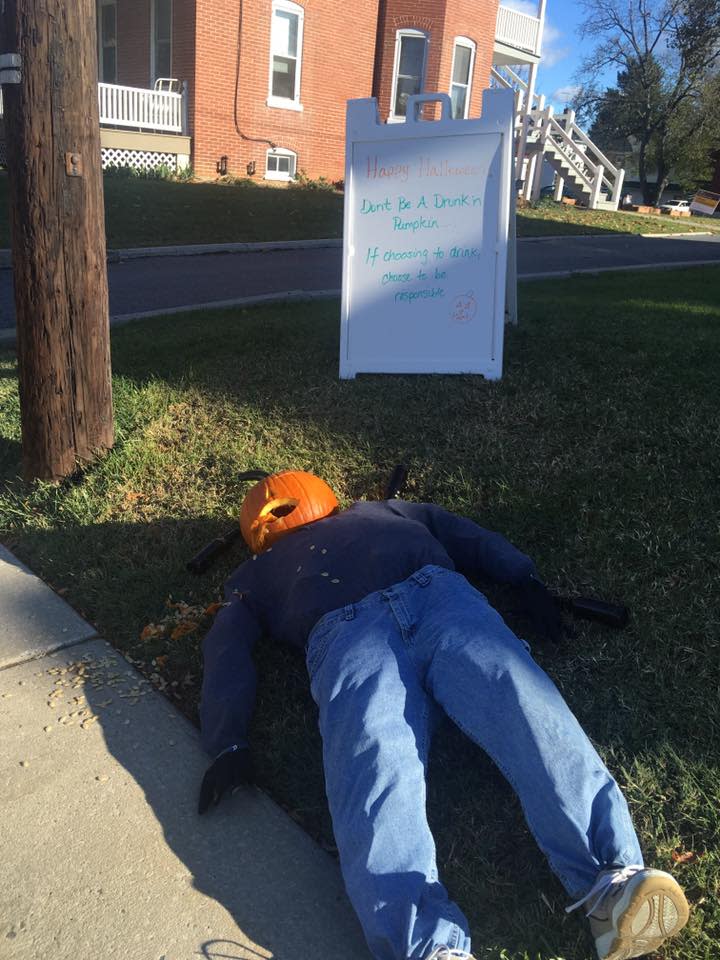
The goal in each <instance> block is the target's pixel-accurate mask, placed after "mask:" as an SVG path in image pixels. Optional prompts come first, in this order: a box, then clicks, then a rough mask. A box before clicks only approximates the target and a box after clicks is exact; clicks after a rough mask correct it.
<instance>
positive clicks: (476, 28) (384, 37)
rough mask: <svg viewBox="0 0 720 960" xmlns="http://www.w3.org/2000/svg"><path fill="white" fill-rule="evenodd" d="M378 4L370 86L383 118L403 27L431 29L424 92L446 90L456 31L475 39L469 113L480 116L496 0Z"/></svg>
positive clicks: (414, 0)
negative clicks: (400, 31)
mask: <svg viewBox="0 0 720 960" xmlns="http://www.w3.org/2000/svg"><path fill="white" fill-rule="evenodd" d="M381 6H382V9H381V15H380V24H379V30H378V51H377V55H376V72H375V83H374V87H373V95H374V96H376V97H377V98H378V105H379V110H380V116H381V118H382V119H386V118H387V117H388V115H389V114H390V106H391V103H390V101H391V97H392V83H393V68H394V64H395V44H396V35H397V31H398V30H402V29H404V28H414V29H417V30H423V31H425V32H426V33H428V34H429V39H430V44H429V48H428V58H427V63H426V69H425V89H424V92H426V93H436V92H442V93H449V91H450V79H451V75H452V59H453V49H454V46H455V37H467V38H468V39H469V40H473V41H474V42H475V44H476V48H475V66H474V70H473V82H472V89H471V99H470V113H469V116H471V117H472V116H479V115H480V105H481V97H482V90H483V89H484V88H486V87H488V86H489V84H490V65H491V64H492V53H493V45H494V42H495V21H496V19H497V8H498V0H385V2H384V3H383V4H382V5H381Z"/></svg>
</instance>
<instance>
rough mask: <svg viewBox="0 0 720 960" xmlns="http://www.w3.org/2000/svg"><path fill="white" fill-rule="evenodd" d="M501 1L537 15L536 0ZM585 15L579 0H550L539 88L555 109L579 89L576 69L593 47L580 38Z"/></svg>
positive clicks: (546, 13)
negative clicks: (575, 75)
mask: <svg viewBox="0 0 720 960" xmlns="http://www.w3.org/2000/svg"><path fill="white" fill-rule="evenodd" d="M501 3H502V4H503V6H508V7H512V8H513V9H514V10H521V11H522V12H523V13H529V14H530V15H531V16H533V17H536V16H537V12H538V4H537V2H535V0H501ZM582 19H583V8H582V6H581V5H580V4H579V3H578V2H577V0H547V6H546V8H545V33H544V34H543V47H542V60H541V61H540V68H539V69H538V79H537V91H536V92H537V93H544V94H545V97H546V100H547V101H549V102H550V103H552V105H553V107H555V109H556V110H563V109H564V108H565V107H566V106H567V105H568V103H569V101H570V100H571V99H572V97H573V95H574V93H575V92H576V90H577V80H576V78H575V77H574V74H575V71H576V70H577V69H578V67H579V66H580V63H581V61H582V59H583V57H584V56H586V55H587V54H588V53H590V52H591V51H592V44H591V43H589V42H588V41H581V40H580V38H579V36H578V33H577V29H578V26H579V25H580V23H581V22H582ZM609 82H612V78H610V80H609Z"/></svg>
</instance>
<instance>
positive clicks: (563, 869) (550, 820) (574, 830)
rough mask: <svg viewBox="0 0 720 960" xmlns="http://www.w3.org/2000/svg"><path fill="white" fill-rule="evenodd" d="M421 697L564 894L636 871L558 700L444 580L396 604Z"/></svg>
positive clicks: (628, 844) (507, 633) (499, 630)
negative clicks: (626, 868)
mask: <svg viewBox="0 0 720 960" xmlns="http://www.w3.org/2000/svg"><path fill="white" fill-rule="evenodd" d="M403 606H404V615H405V616H406V617H407V618H408V630H409V636H410V637H411V648H410V649H411V652H412V654H413V656H414V657H415V659H416V660H417V661H418V662H422V663H423V664H424V667H423V669H425V670H426V671H427V672H426V680H425V682H426V688H427V689H428V690H429V692H430V693H431V694H432V696H433V697H434V698H435V699H436V700H437V702H438V703H439V704H440V705H441V706H442V707H443V709H444V710H445V712H446V713H447V714H448V716H450V718H451V719H452V720H454V721H455V723H456V724H457V725H458V726H459V727H460V728H461V729H462V730H464V731H465V733H466V734H467V735H468V736H469V737H470V738H471V739H472V740H474V741H475V742H476V743H477V744H478V745H479V746H481V747H482V748H483V749H484V750H485V751H486V752H487V753H488V754H489V755H490V757H491V758H492V759H493V760H494V762H495V763H496V764H497V766H498V767H499V768H500V770H501V771H502V772H503V774H504V775H505V776H506V778H507V779H508V781H509V782H510V784H511V786H512V787H513V788H514V790H515V792H516V793H517V794H518V797H519V799H520V803H521V805H522V807H523V810H524V813H525V817H526V819H527V822H528V825H529V827H530V829H531V831H532V833H533V834H534V836H535V838H536V840H537V842H538V844H539V846H540V848H541V849H542V850H543V852H544V853H545V855H546V856H547V858H548V861H549V863H550V866H551V867H552V868H553V870H554V871H555V873H556V874H557V875H558V877H559V878H560V880H561V881H562V883H563V885H564V886H565V888H566V890H567V891H568V893H569V894H570V895H571V896H573V897H575V896H577V895H580V894H584V893H585V892H586V891H587V890H588V889H589V888H590V887H591V886H592V884H593V883H594V881H595V879H596V877H597V873H598V872H599V871H600V870H601V869H603V867H605V866H608V865H610V864H614V865H623V864H629V863H637V864H642V862H643V861H642V854H641V852H640V848H639V844H638V840H637V836H636V834H635V831H634V829H633V826H632V822H631V820H630V814H629V812H628V807H627V804H626V802H625V799H624V797H623V795H622V793H621V792H620V789H619V787H618V786H617V784H616V783H615V781H614V779H613V778H612V776H611V775H610V773H609V772H608V770H607V769H606V767H605V765H604V763H603V762H602V760H601V758H600V757H599V756H598V754H597V752H596V751H595V749H594V747H593V746H592V744H591V743H590V741H589V739H588V738H587V736H586V735H585V733H584V732H583V730H582V728H581V727H580V724H579V723H578V722H577V720H576V719H575V717H574V716H573V714H572V713H571V711H570V709H569V708H568V706H567V704H566V703H565V701H564V700H563V698H562V697H561V695H560V693H559V691H558V690H557V688H556V687H555V685H554V684H553V682H552V681H551V680H550V678H549V677H548V676H547V674H546V673H545V672H544V671H543V670H541V668H540V667H539V666H538V665H537V664H536V663H535V661H534V660H533V658H532V657H531V656H530V654H529V653H528V651H527V649H526V647H525V645H524V644H523V643H522V641H520V640H518V638H517V637H516V636H515V634H514V633H513V632H512V631H511V630H510V629H509V628H508V627H507V625H506V624H505V622H504V621H503V619H502V617H501V616H500V615H499V614H498V613H497V612H496V611H495V610H494V609H493V608H492V607H491V606H490V605H489V604H488V602H487V600H486V599H485V597H484V596H483V595H482V594H481V593H479V592H478V591H476V590H474V589H473V588H472V587H471V586H470V585H469V584H468V583H467V581H466V580H465V579H464V578H463V577H460V576H459V575H458V574H454V573H449V572H447V571H442V572H441V573H439V574H438V575H436V576H434V577H433V581H432V583H431V585H430V587H429V588H425V589H422V588H415V589H414V590H412V589H411V588H410V587H408V588H407V595H405V596H404V600H403Z"/></svg>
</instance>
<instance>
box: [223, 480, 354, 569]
mask: <svg viewBox="0 0 720 960" xmlns="http://www.w3.org/2000/svg"><path fill="white" fill-rule="evenodd" d="M337 509H338V502H337V498H336V496H335V494H334V493H333V492H332V490H331V489H330V487H329V486H328V485H327V484H326V483H325V481H324V480H321V479H320V477H316V476H315V475H314V474H312V473H304V472H303V471H302V470H285V471H284V472H283V473H274V474H271V476H269V477H265V478H264V479H263V480H261V481H260V482H259V483H256V484H255V486H254V487H251V488H250V490H248V492H247V496H246V497H245V499H244V500H243V505H242V507H241V509H240V530H241V532H242V535H243V537H244V539H245V542H246V543H247V545H248V546H249V547H250V549H251V550H252V551H253V553H261V552H262V551H263V550H267V548H268V547H270V546H272V545H273V544H274V543H276V542H277V541H278V540H279V539H280V538H281V537H283V536H285V534H286V533H289V532H290V531H291V530H295V529H297V528H298V527H303V526H305V524H306V523H312V522H313V521H314V520H322V518H323V517H328V516H329V515H330V514H331V513H334V512H335V510H337Z"/></svg>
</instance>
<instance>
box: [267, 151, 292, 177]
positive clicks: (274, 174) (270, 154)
mask: <svg viewBox="0 0 720 960" xmlns="http://www.w3.org/2000/svg"><path fill="white" fill-rule="evenodd" d="M268 157H290V159H291V161H292V162H291V167H292V170H290V171H289V172H288V173H284V172H280V171H278V170H268ZM296 174H297V154H296V153H295V152H294V151H293V150H288V149H287V148H286V147H272V148H271V149H270V150H268V151H267V153H266V154H265V179H266V180H286V181H287V180H294V179H295V176H296Z"/></svg>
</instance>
